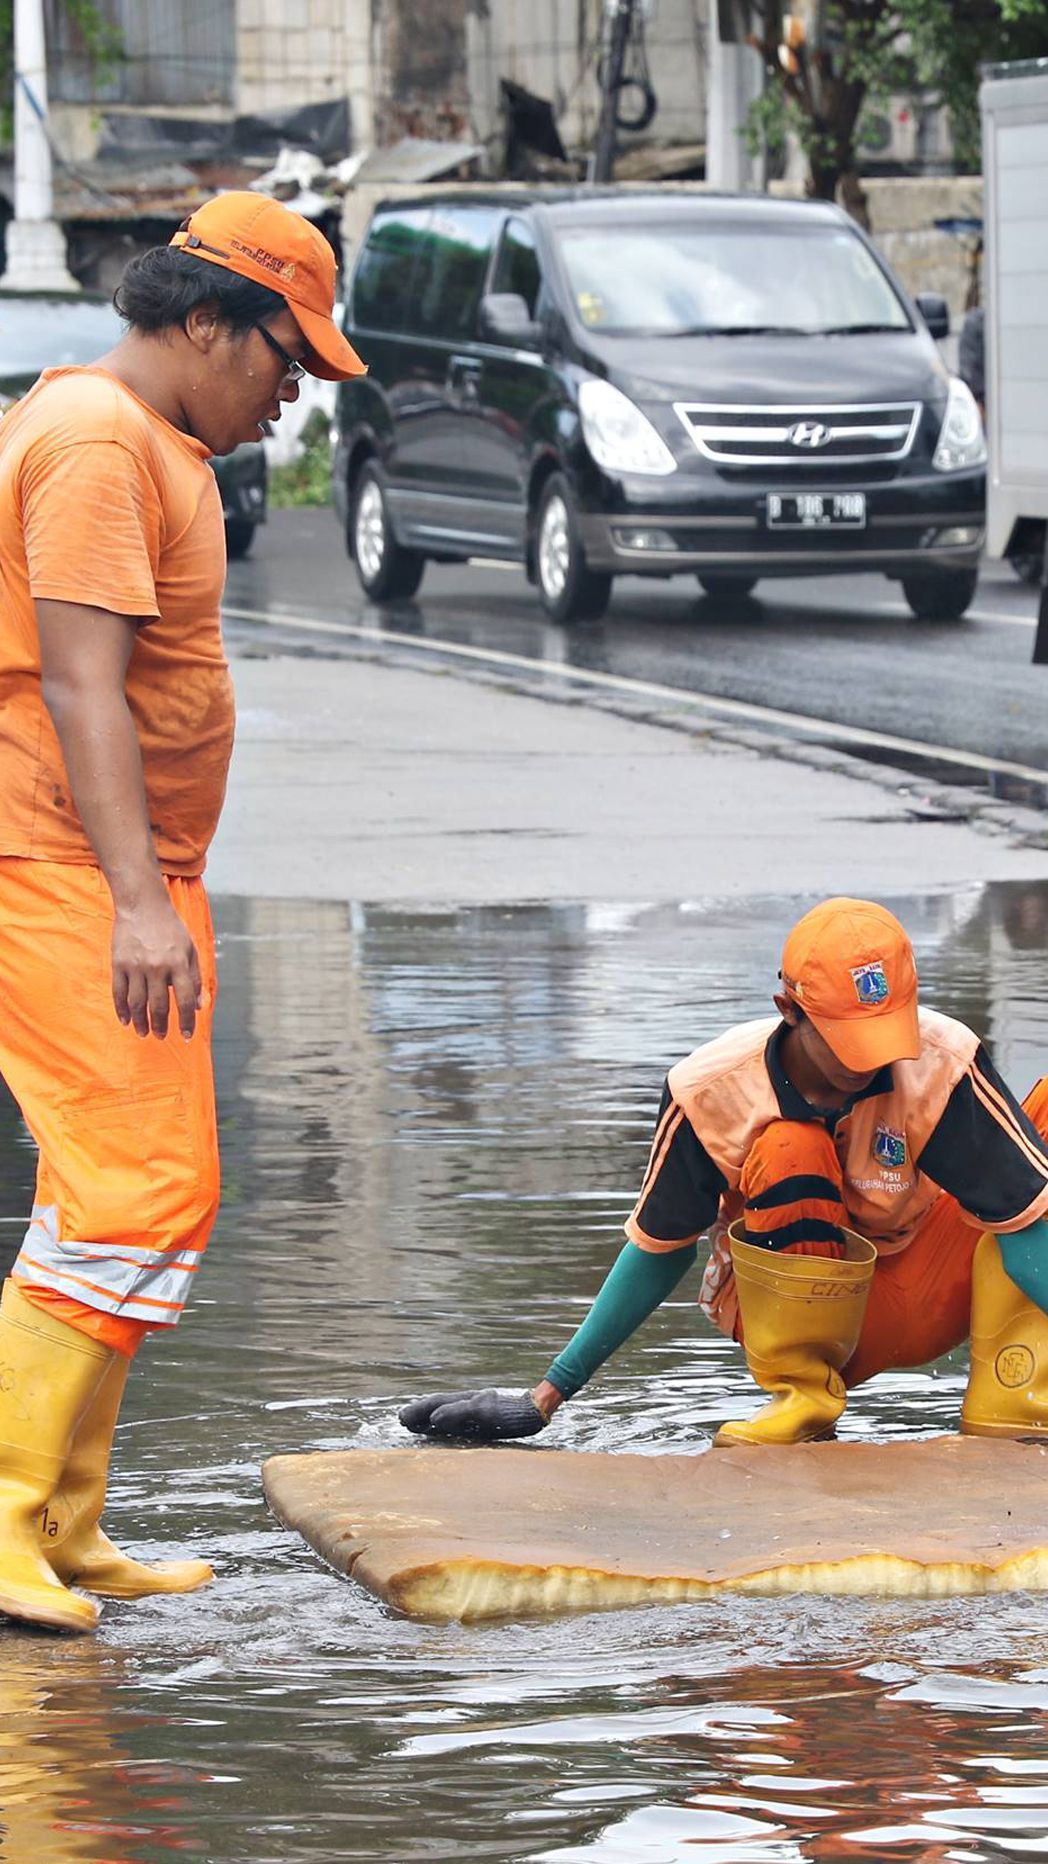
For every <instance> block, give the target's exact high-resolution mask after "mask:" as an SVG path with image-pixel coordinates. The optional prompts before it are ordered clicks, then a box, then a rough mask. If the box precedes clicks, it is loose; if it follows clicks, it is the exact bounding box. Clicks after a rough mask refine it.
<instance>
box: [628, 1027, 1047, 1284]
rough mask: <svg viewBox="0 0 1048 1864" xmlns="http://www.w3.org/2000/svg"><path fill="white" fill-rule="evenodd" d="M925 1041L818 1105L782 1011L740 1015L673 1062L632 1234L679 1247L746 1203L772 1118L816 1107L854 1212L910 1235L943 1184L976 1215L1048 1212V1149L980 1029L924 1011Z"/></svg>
mask: <svg viewBox="0 0 1048 1864" xmlns="http://www.w3.org/2000/svg"><path fill="white" fill-rule="evenodd" d="M920 1029H921V1052H920V1055H919V1056H918V1057H917V1059H916V1060H915V1061H900V1062H895V1063H893V1064H892V1066H891V1067H890V1068H883V1069H882V1070H881V1071H880V1073H879V1074H878V1075H876V1076H875V1078H874V1080H873V1081H872V1082H871V1083H870V1085H869V1087H867V1088H866V1089H865V1090H864V1091H863V1093H862V1094H860V1095H858V1096H856V1098H855V1099H854V1100H852V1101H850V1102H848V1103H847V1104H846V1105H845V1106H844V1107H843V1108H842V1109H841V1110H840V1111H839V1112H837V1113H835V1114H826V1113H822V1112H819V1111H818V1110H817V1109H815V1108H813V1107H811V1106H809V1104H808V1102H807V1101H805V1100H804V1099H803V1098H802V1097H801V1095H800V1094H799V1093H798V1092H797V1090H796V1088H794V1087H793V1086H792V1084H791V1083H790V1081H789V1080H788V1079H787V1077H786V1074H785V1072H784V1069H783V1066H782V1061H781V1056H780V1049H781V1042H782V1037H783V1035H784V1034H785V1025H784V1024H782V1023H779V1022H777V1021H775V1020H772V1019H768V1018H762V1019H761V1020H760V1021H759V1022H752V1023H741V1024H739V1025H737V1026H736V1027H735V1028H733V1029H730V1030H728V1031H727V1033H726V1034H725V1035H723V1036H719V1037H717V1039H716V1040H715V1041H713V1042H707V1043H705V1044H704V1045H703V1047H702V1048H699V1049H696V1050H695V1052H694V1053H693V1054H691V1055H688V1056H686V1057H685V1059H684V1060H683V1061H680V1062H678V1063H677V1064H676V1066H675V1067H674V1068H671V1070H670V1073H669V1076H668V1077H667V1081H666V1086H665V1090H664V1092H663V1097H662V1105H661V1107H660V1110H659V1118H658V1122H657V1125H656V1130H655V1137H654V1140H653V1143H652V1148H651V1153H650V1156H649V1160H648V1168H647V1172H646V1174H645V1178H644V1183H643V1185H642V1187H641V1192H640V1196H639V1198H638V1200H637V1203H636V1205H635V1207H634V1209H633V1211H632V1213H631V1215H630V1216H629V1218H628V1219H627V1222H626V1234H627V1236H628V1237H629V1238H630V1240H631V1241H632V1242H634V1243H636V1244H638V1245H639V1247H640V1248H642V1249H652V1250H665V1249H679V1248H681V1247H683V1246H685V1245H686V1244H688V1243H691V1242H694V1241H695V1240H696V1239H697V1237H699V1236H700V1235H701V1234H702V1233H703V1232H704V1231H706V1230H708V1229H709V1228H710V1227H711V1225H713V1224H714V1223H715V1222H716V1223H717V1224H718V1227H719V1226H720V1225H722V1224H724V1223H728V1222H730V1221H731V1220H732V1219H733V1218H734V1217H736V1216H737V1215H738V1214H739V1213H740V1211H741V1208H742V1204H741V1198H740V1197H739V1193H738V1184H739V1177H740V1174H741V1171H742V1167H743V1165H744V1163H745V1160H746V1157H747V1154H748V1153H749V1150H750V1148H751V1146H752V1145H753V1143H754V1141H755V1139H756V1138H757V1137H758V1135H759V1134H760V1133H762V1132H763V1131H764V1129H765V1128H766V1127H767V1126H768V1125H769V1124H770V1123H771V1122H772V1121H773V1120H820V1121H822V1123H823V1124H824V1125H826V1126H827V1128H828V1130H829V1131H830V1132H831V1134H832V1137H833V1142H834V1146H835V1149H836V1152H837V1156H838V1158H839V1160H840V1163H841V1171H842V1176H843V1182H844V1199H845V1204H846V1207H847V1210H848V1215H849V1221H850V1223H851V1226H852V1227H853V1228H854V1229H856V1230H858V1231H859V1233H860V1234H861V1235H863V1236H866V1237H868V1238H869V1239H870V1241H871V1242H873V1243H874V1244H876V1247H877V1249H878V1251H879V1252H880V1253H884V1254H890V1253H893V1252H894V1251H897V1250H900V1249H905V1248H906V1246H907V1244H908V1243H909V1242H911V1241H912V1240H913V1238H914V1236H915V1235H916V1233H917V1230H918V1229H919V1227H920V1225H921V1222H922V1221H923V1219H924V1217H925V1216H926V1215H927V1213H928V1211H929V1210H930V1208H931V1206H932V1204H933V1203H934V1201H935V1199H936V1198H937V1197H938V1196H939V1194H940V1192H942V1191H947V1192H950V1193H952V1195H953V1196H954V1197H955V1198H956V1199H957V1202H958V1204H959V1205H960V1207H961V1211H962V1213H963V1214H964V1216H965V1217H967V1218H968V1220H969V1221H970V1222H971V1223H972V1224H973V1225H975V1226H976V1227H978V1228H980V1229H991V1230H997V1231H1000V1232H1004V1233H1006V1232H1008V1231H1010V1230H1022V1229H1025V1228H1026V1226H1027V1224H1030V1223H1032V1222H1033V1221H1034V1219H1035V1218H1038V1217H1043V1216H1045V1215H1048V1150H1046V1147H1045V1142H1044V1141H1043V1140H1042V1139H1041V1137H1040V1135H1039V1134H1038V1132H1037V1131H1036V1128H1035V1127H1034V1126H1033V1125H1032V1124H1031V1122H1030V1120H1029V1119H1028V1118H1027V1116H1026V1114H1025V1113H1024V1112H1023V1110H1022V1108H1021V1107H1020V1106H1019V1104H1018V1102H1017V1101H1016V1100H1015V1098H1014V1096H1013V1095H1012V1093H1011V1091H1010V1090H1009V1088H1007V1087H1006V1086H1005V1084H1004V1082H1003V1081H1002V1080H1001V1078H1000V1076H999V1074H998V1073H997V1071H996V1069H995V1068H994V1066H993V1063H992V1062H991V1061H990V1058H989V1056H988V1055H987V1053H986V1051H985V1049H984V1048H983V1047H982V1045H981V1043H980V1042H979V1039H978V1037H977V1036H976V1035H974V1034H973V1032H972V1031H971V1030H970V1029H968V1028H966V1027H965V1025H964V1024H963V1023H959V1022H956V1021H955V1020H954V1019H953V1018H952V1017H949V1016H940V1015H939V1014H938V1013H937V1012H936V1011H934V1010H926V1009H922V1010H921V1011H920Z"/></svg>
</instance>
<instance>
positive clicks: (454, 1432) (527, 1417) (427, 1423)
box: [400, 1388, 549, 1443]
mask: <svg viewBox="0 0 1048 1864" xmlns="http://www.w3.org/2000/svg"><path fill="white" fill-rule="evenodd" d="M400 1421H401V1423H402V1424H403V1425H404V1428H405V1429H406V1430H413V1431H414V1432H415V1434H416V1435H417V1436H420V1437H472V1438H474V1439H475V1440H476V1441H478V1442H481V1443H496V1442H498V1441H499V1440H500V1439H501V1438H505V1437H534V1436H535V1435H536V1433H537V1432H538V1431H540V1430H545V1428H546V1425H547V1424H548V1423H549V1419H548V1418H547V1417H544V1416H543V1414H542V1412H541V1411H540V1410H539V1408H538V1405H537V1404H536V1403H535V1400H534V1399H533V1398H532V1396H531V1393H530V1392H500V1391H495V1390H494V1389H493V1388H492V1389H491V1390H490V1391H484V1392H431V1393H430V1394H429V1396H428V1398H415V1399H413V1400H412V1402H411V1403H410V1404H406V1405H405V1406H404V1408H403V1410H402V1411H401V1413H400Z"/></svg>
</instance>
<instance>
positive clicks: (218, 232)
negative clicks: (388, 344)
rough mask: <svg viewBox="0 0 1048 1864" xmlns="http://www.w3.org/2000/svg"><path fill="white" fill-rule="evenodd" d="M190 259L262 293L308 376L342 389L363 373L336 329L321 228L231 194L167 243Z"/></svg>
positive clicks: (254, 197) (331, 267)
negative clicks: (293, 331) (296, 344)
mask: <svg viewBox="0 0 1048 1864" xmlns="http://www.w3.org/2000/svg"><path fill="white" fill-rule="evenodd" d="M171 244H172V246H179V247H181V249H182V251H183V252H188V253H190V254H191V255H192V257H193V258H194V259H204V260H206V261H207V263H208V264H209V265H221V266H223V267H224V268H225V270H226V271H227V272H238V273H239V274H240V276H241V278H250V279H253V280H254V283H255V284H256V285H267V286H268V287H269V289H270V291H275V292H277V293H278V295H279V296H280V297H282V298H284V299H285V300H286V302H287V307H288V310H289V311H290V312H291V315H292V317H293V318H294V320H295V322H296V324H297V325H298V327H299V329H300V330H301V332H302V335H303V336H304V337H305V339H306V342H307V343H308V345H309V354H308V355H307V356H306V358H305V365H306V368H307V369H308V370H309V373H310V375H317V376H320V378H321V380H322V381H325V382H344V381H346V380H347V379H348V378H349V377H350V376H353V375H366V374H367V366H366V364H365V363H362V362H361V360H360V357H359V356H358V355H357V352H356V350H355V349H354V348H353V347H352V345H351V344H349V343H347V342H346V339H345V337H344V336H343V335H342V332H341V330H339V328H338V325H337V324H336V323H335V317H334V311H335V255H334V253H333V252H332V250H331V246H330V244H329V243H328V241H327V240H326V239H325V238H324V235H323V233H322V232H321V231H320V228H319V227H315V226H314V225H313V224H312V222H311V221H309V220H305V219H304V218H303V216H302V215H301V214H296V213H293V212H292V210H291V208H290V207H285V206H284V204H283V202H282V201H274V200H271V199H270V197H269V195H268V194H251V193H249V192H247V191H246V190H243V189H232V190H231V191H230V192H229V193H228V194H216V195H215V198H214V200H211V201H205V202H204V205H203V206H202V207H198V208H197V210H196V212H195V213H192V214H190V216H189V218H188V220H184V221H183V222H182V225H181V226H180V227H179V229H178V232H177V233H176V234H175V235H174V238H173V239H172V241H171Z"/></svg>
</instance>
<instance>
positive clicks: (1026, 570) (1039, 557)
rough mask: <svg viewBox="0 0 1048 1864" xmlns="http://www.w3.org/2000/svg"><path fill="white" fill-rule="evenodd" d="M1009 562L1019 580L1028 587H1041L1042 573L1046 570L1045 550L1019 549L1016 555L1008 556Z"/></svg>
mask: <svg viewBox="0 0 1048 1864" xmlns="http://www.w3.org/2000/svg"><path fill="white" fill-rule="evenodd" d="M1008 562H1009V563H1010V564H1011V567H1012V569H1013V570H1014V572H1015V574H1016V576H1018V578H1019V581H1020V582H1021V583H1025V584H1026V587H1027V588H1028V589H1039V588H1040V586H1041V575H1042V572H1043V570H1044V551H1043V550H1020V551H1017V552H1016V554H1015V556H1014V557H1009V558H1008Z"/></svg>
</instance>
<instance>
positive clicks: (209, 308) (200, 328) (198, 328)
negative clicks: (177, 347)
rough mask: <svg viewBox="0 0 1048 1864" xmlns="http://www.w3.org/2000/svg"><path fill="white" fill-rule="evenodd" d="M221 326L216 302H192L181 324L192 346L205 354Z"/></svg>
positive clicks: (215, 338) (211, 345)
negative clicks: (191, 306)
mask: <svg viewBox="0 0 1048 1864" xmlns="http://www.w3.org/2000/svg"><path fill="white" fill-rule="evenodd" d="M221 327H222V320H221V318H220V317H219V314H218V305H217V304H194V306H193V309H192V310H191V311H190V313H189V316H188V317H187V318H186V321H185V323H184V324H183V326H182V328H183V329H184V331H185V333H186V336H187V337H188V338H189V341H190V342H191V343H192V345H193V348H194V349H197V350H200V351H202V352H203V353H204V354H205V355H206V354H207V352H208V350H210V349H211V348H212V347H213V346H214V344H215V342H216V340H217V338H218V334H219V331H220V329H221Z"/></svg>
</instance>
